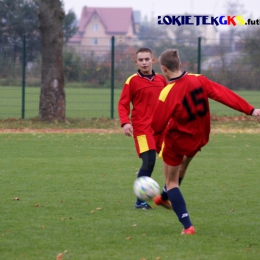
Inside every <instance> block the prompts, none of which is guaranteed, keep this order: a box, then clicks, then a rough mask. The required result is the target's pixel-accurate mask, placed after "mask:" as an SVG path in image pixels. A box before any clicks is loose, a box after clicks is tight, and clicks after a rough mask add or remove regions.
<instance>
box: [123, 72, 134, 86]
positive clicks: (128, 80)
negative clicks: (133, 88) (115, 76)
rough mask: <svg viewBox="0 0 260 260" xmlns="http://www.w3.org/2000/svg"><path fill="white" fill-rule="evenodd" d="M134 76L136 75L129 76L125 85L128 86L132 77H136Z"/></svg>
mask: <svg viewBox="0 0 260 260" xmlns="http://www.w3.org/2000/svg"><path fill="white" fill-rule="evenodd" d="M136 75H137V74H136V73H135V74H133V75H131V76H130V77H129V78H128V79H127V80H126V82H125V84H129V82H130V80H131V78H132V77H134V76H136Z"/></svg>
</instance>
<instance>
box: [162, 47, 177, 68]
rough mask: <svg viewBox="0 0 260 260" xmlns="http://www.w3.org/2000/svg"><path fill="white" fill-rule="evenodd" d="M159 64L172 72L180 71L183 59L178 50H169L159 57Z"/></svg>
mask: <svg viewBox="0 0 260 260" xmlns="http://www.w3.org/2000/svg"><path fill="white" fill-rule="evenodd" d="M159 62H160V64H161V65H163V66H165V67H166V68H167V69H168V70H170V71H176V70H179V69H180V64H181V59H180V56H179V52H178V50H176V49H168V50H166V51H164V52H163V53H162V54H161V56H160V57H159Z"/></svg>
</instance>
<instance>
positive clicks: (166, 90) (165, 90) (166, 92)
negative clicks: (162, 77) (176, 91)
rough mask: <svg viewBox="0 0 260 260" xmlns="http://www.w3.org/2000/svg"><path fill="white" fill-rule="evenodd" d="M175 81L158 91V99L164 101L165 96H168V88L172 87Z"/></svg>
mask: <svg viewBox="0 0 260 260" xmlns="http://www.w3.org/2000/svg"><path fill="white" fill-rule="evenodd" d="M174 84H175V82H173V83H171V84H169V85H167V86H166V87H165V88H164V89H163V90H162V91H161V93H160V96H159V100H161V101H162V102H164V101H165V99H166V97H167V96H168V94H169V92H170V90H171V89H172V87H173V86H174Z"/></svg>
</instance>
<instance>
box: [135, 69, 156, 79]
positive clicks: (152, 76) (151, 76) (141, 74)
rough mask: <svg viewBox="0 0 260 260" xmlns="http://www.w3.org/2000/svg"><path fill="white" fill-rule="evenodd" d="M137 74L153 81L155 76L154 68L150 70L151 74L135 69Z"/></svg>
mask: <svg viewBox="0 0 260 260" xmlns="http://www.w3.org/2000/svg"><path fill="white" fill-rule="evenodd" d="M137 74H138V75H139V76H140V77H142V78H145V79H147V80H149V81H153V79H154V77H155V76H156V74H155V72H154V70H152V74H151V75H144V74H143V73H142V72H141V71H140V70H138V71H137Z"/></svg>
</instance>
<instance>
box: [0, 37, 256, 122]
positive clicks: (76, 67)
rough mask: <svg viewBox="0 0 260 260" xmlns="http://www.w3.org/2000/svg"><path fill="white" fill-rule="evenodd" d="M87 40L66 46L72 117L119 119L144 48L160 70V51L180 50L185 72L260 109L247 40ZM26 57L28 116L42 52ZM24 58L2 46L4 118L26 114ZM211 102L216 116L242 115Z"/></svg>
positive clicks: (35, 109) (0, 110) (34, 104)
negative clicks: (127, 86) (123, 95)
mask: <svg viewBox="0 0 260 260" xmlns="http://www.w3.org/2000/svg"><path fill="white" fill-rule="evenodd" d="M82 42H83V43H84V44H83V45H79V44H77V45H75V44H73V45H72V44H66V45H65V46H64V49H63V68H64V77H65V93H66V117H67V118H100V117H105V118H110V117H114V118H117V117H118V115H117V102H118V99H119V96H120V93H121V89H122V87H123V85H124V82H125V81H126V79H127V78H128V77H129V76H131V75H132V74H134V73H135V72H136V70H137V67H136V65H135V52H136V51H137V49H138V48H140V47H144V46H146V47H149V48H151V49H152V50H153V52H154V58H155V63H154V65H153V69H154V70H155V72H157V73H160V68H159V64H158V60H157V59H158V57H159V55H160V54H161V52H162V51H164V50H165V49H168V48H177V49H178V50H179V52H180V56H181V60H182V67H183V70H186V71H188V72H191V73H198V72H199V73H201V74H204V75H206V76H208V77H209V78H210V79H212V80H214V81H217V82H219V83H220V84H223V85H225V86H226V87H228V88H230V89H232V90H234V91H235V92H237V93H238V94H240V95H241V96H243V97H244V98H245V99H246V100H248V101H249V102H250V103H251V104H252V105H254V106H258V107H260V94H259V93H260V76H259V73H258V68H257V66H256V65H255V64H253V63H252V62H251V60H250V57H249V55H248V54H247V52H246V51H245V45H244V44H243V42H240V43H236V44H237V45H235V46H233V45H232V43H231V41H230V39H227V40H226V42H225V41H222V42H220V41H219V40H217V39H201V41H199V40H198V38H194V39H191V38H189V39H178V40H172V39H157V38H149V39H141V40H135V41H133V40H131V41H130V39H127V38H124V37H115V41H114V45H113V41H112V40H111V38H100V39H98V41H96V42H95V41H93V40H92V39H91V38H86V39H84V41H82ZM113 48H114V49H113ZM111 50H113V56H112V52H111ZM26 57H27V58H26V68H25V69H26V78H25V91H24V93H25V99H24V109H25V110H24V118H26V119H28V118H35V117H38V114H39V96H40V88H41V53H34V54H33V55H32V54H31V53H30V49H26ZM22 59H23V53H22V48H21V49H17V48H16V47H14V46H6V45H0V119H5V118H20V117H22V111H21V108H22V102H23V101H22V80H23V79H22V64H23V62H22V61H23V60H22ZM111 68H114V70H113V73H112V70H111ZM211 103H212V106H211V112H212V113H213V114H216V115H238V114H239V113H238V112H236V111H234V110H231V109H228V108H226V107H225V106H223V105H221V104H218V103H216V102H214V101H212V102H211ZM111 111H114V112H113V113H111Z"/></svg>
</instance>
